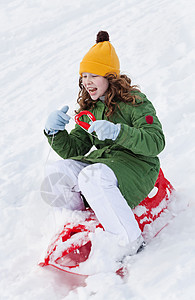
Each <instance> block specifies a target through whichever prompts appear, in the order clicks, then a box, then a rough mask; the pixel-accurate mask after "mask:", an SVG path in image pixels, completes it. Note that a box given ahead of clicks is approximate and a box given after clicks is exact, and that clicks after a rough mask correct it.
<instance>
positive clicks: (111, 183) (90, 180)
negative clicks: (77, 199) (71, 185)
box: [78, 163, 117, 195]
mask: <svg viewBox="0 0 195 300" xmlns="http://www.w3.org/2000/svg"><path fill="white" fill-rule="evenodd" d="M78 185H79V189H80V191H81V192H82V193H83V194H84V195H85V193H87V194H91V193H94V192H98V189H99V188H104V189H109V188H113V187H116V186H117V178H116V176H115V174H114V172H113V171H112V170H111V169H110V168H109V167H108V166H107V165H105V164H102V163H96V164H92V165H89V166H87V167H85V168H83V169H82V170H81V172H80V173H79V175H78Z"/></svg>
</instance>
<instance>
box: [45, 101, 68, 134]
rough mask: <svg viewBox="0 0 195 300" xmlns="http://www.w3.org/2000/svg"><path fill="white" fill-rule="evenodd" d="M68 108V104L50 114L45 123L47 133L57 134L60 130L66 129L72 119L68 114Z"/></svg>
mask: <svg viewBox="0 0 195 300" xmlns="http://www.w3.org/2000/svg"><path fill="white" fill-rule="evenodd" d="M68 109H69V107H68V106H67V105H66V106H64V107H62V109H61V110H55V111H53V112H52V113H51V114H50V115H49V117H48V119H47V121H46V124H45V131H46V133H47V134H55V133H57V132H58V131H59V130H64V129H65V126H66V124H68V123H69V120H70V117H69V116H68V115H67V114H66V113H67V111H68Z"/></svg>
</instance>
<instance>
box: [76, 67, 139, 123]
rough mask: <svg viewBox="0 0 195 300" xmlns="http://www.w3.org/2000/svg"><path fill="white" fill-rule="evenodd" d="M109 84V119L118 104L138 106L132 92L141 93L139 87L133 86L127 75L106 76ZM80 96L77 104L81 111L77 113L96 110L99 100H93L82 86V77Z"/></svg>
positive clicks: (107, 98)
mask: <svg viewBox="0 0 195 300" xmlns="http://www.w3.org/2000/svg"><path fill="white" fill-rule="evenodd" d="M104 77H105V78H106V79H107V80H108V83H109V86H108V89H107V91H106V93H105V105H106V106H107V110H106V116H107V117H108V118H109V117H110V116H112V115H113V113H114V112H115V110H116V107H119V104H118V102H124V103H129V104H131V105H134V106H136V105H137V104H136V98H138V96H135V94H132V93H131V92H132V91H140V90H139V88H138V86H137V85H131V79H130V78H129V77H128V76H127V75H119V76H118V75H117V74H110V73H109V74H106V75H105V76H104ZM79 88H80V90H79V94H78V98H77V103H78V104H79V106H80V107H79V109H78V111H76V113H79V112H80V111H82V110H88V109H90V108H94V107H95V105H96V102H97V101H98V100H92V99H91V98H90V95H89V93H88V92H87V91H86V89H85V88H84V86H83V84H82V77H80V78H79Z"/></svg>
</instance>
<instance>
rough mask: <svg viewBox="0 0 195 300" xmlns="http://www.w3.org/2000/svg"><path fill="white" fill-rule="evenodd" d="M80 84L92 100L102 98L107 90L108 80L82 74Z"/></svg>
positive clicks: (98, 76)
mask: <svg viewBox="0 0 195 300" xmlns="http://www.w3.org/2000/svg"><path fill="white" fill-rule="evenodd" d="M82 83H83V86H84V88H85V89H86V90H87V92H88V93H89V95H90V97H91V99H92V100H97V99H98V98H99V97H101V96H103V95H104V94H105V92H106V91H107V89H108V85H109V83H108V79H106V78H104V77H103V76H100V75H95V74H91V73H83V74H82Z"/></svg>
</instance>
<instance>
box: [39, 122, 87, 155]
mask: <svg viewBox="0 0 195 300" xmlns="http://www.w3.org/2000/svg"><path fill="white" fill-rule="evenodd" d="M45 135H46V136H47V138H48V142H49V144H50V145H51V147H52V149H53V150H54V151H55V152H56V153H57V154H58V155H59V156H61V157H62V158H64V159H66V158H70V157H73V156H78V155H85V154H86V153H87V152H88V151H89V150H90V149H91V147H92V142H91V140H90V137H89V134H88V133H87V132H85V131H84V130H83V129H82V128H81V127H80V126H78V125H76V126H75V128H74V129H73V130H72V131H71V132H70V133H68V132H67V131H66V130H63V131H59V132H58V133H57V134H56V135H54V138H53V137H52V136H49V135H47V134H46V133H45Z"/></svg>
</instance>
